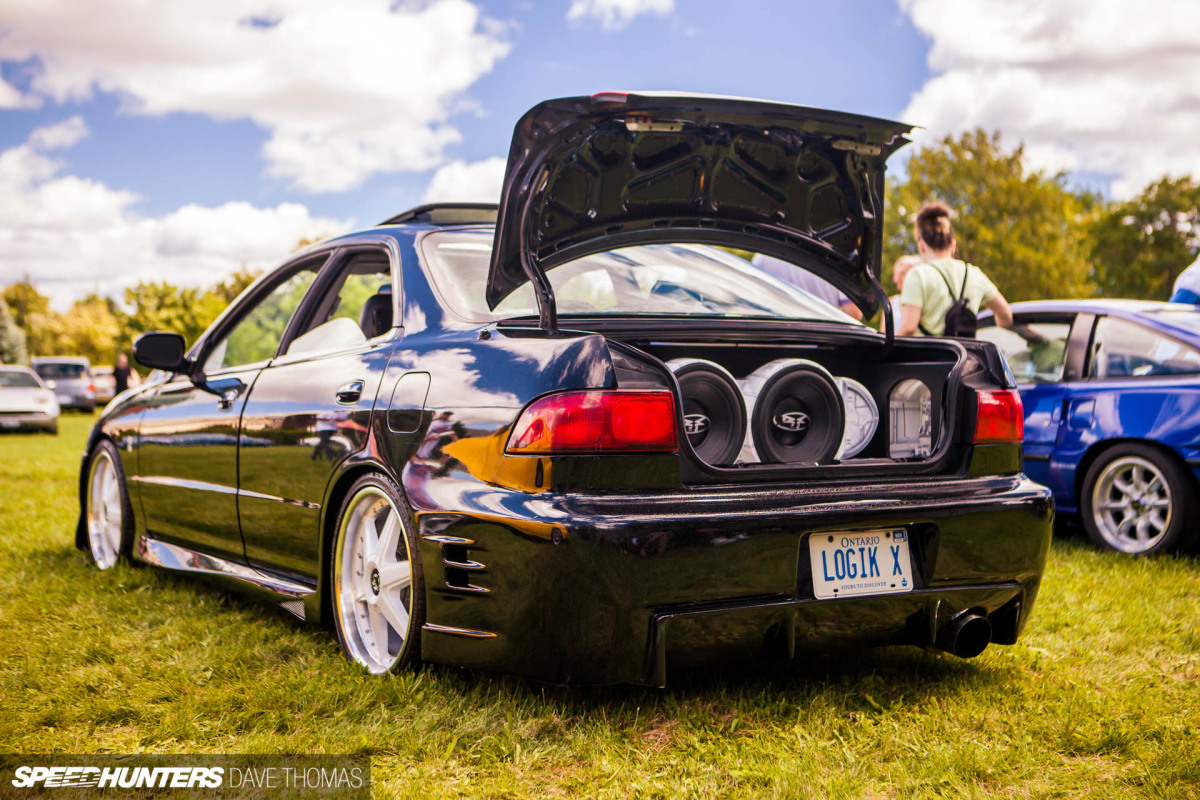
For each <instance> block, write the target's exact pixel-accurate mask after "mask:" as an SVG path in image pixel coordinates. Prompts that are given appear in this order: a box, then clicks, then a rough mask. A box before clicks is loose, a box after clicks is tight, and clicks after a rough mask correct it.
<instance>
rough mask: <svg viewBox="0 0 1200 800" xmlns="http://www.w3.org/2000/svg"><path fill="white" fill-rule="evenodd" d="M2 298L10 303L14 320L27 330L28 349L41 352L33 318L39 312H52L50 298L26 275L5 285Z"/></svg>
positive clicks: (9, 306)
mask: <svg viewBox="0 0 1200 800" xmlns="http://www.w3.org/2000/svg"><path fill="white" fill-rule="evenodd" d="M0 300H3V301H4V302H6V303H8V308H9V311H11V312H12V316H13V321H14V322H16V323H17V327H19V328H20V329H21V330H22V331H24V332H25V342H26V345H27V346H28V349H29V350H31V351H32V352H33V353H34V354H35V355H37V354H38V353H39V352H40V351H39V349H38V345H39V344H40V340H39V337H38V336H37V335H36V331H35V329H34V327H33V321H32V319H31V318H32V317H34V316H35V315H37V314H48V313H50V298H49V297H46V296H45V295H44V294H42V293H41V292H39V291H38V290H37V287H35V286H34V285H33V281H31V280H30V279H29V276H28V275H26V276H25V277H23V278H22V279H21V280H19V281H17V282H16V283H14V284H12V285H10V286H6V287H4V291H3V292H0Z"/></svg>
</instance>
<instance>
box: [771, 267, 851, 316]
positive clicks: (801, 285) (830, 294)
mask: <svg viewBox="0 0 1200 800" xmlns="http://www.w3.org/2000/svg"><path fill="white" fill-rule="evenodd" d="M750 263H751V264H753V265H754V266H756V267H758V268H759V269H761V270H762V271H763V272H765V273H767V274H768V275H771V276H773V277H776V278H778V279H779V280H781V281H783V282H784V283H786V284H789V285H791V286H795V287H796V288H797V289H802V290H804V291H806V292H808V293H809V294H811V295H812V296H813V297H815V298H817V299H818V300H824V301H825V302H826V303H829V305H831V306H834V307H835V308H838V309H840V310H841V311H842V313H843V314H848V315H850V316H851V317H854V318H855V319H862V311H860V310H859V308H858V306H856V305H854V303H852V302H850V298H849V297H847V296H846V295H845V294H843V293H842V292H839V291H838V290H837V287H836V286H834V285H833V284H832V283H830V282H829V281H827V280H824V279H822V278H818V277H817V276H816V275H814V274H812V273H811V272H809V271H808V270H806V269H804V268H803V267H798V266H796V265H795V264H792V263H790V262H787V261H784V260H783V259H779V258H775V257H773V256H768V255H763V254H762V253H755V254H754V257H753V258H751V259H750Z"/></svg>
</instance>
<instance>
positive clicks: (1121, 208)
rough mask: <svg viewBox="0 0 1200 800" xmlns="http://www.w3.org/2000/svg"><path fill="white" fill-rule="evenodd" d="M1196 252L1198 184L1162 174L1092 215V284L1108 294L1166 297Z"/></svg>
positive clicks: (1198, 243)
mask: <svg viewBox="0 0 1200 800" xmlns="http://www.w3.org/2000/svg"><path fill="white" fill-rule="evenodd" d="M1197 251H1200V184H1197V183H1196V182H1195V181H1193V180H1192V179H1191V178H1175V179H1172V178H1165V177H1164V178H1162V179H1160V180H1159V181H1158V182H1157V183H1153V184H1151V185H1150V186H1147V187H1146V188H1145V189H1144V190H1143V191H1142V193H1141V194H1140V195H1138V196H1137V197H1135V198H1133V199H1132V200H1128V201H1126V202H1124V203H1119V204H1117V205H1115V206H1113V207H1111V208H1110V209H1109V210H1107V211H1105V212H1104V213H1102V214H1099V215H1098V216H1097V219H1096V221H1095V224H1094V225H1093V227H1092V258H1093V261H1094V263H1095V278H1096V283H1097V284H1098V285H1099V287H1100V291H1101V292H1102V293H1103V294H1105V295H1107V296H1109V297H1132V298H1138V299H1144V300H1166V299H1167V298H1168V297H1170V296H1171V290H1172V287H1173V285H1174V283H1175V279H1176V278H1177V277H1179V273H1180V272H1182V271H1183V270H1184V268H1185V267H1187V266H1188V264H1190V263H1192V261H1194V260H1195V259H1196V254H1197Z"/></svg>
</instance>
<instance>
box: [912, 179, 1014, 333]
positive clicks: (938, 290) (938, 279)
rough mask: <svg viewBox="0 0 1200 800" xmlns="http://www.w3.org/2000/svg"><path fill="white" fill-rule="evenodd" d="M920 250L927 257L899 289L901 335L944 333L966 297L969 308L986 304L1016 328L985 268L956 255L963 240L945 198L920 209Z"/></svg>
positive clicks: (974, 310) (998, 319) (998, 321)
mask: <svg viewBox="0 0 1200 800" xmlns="http://www.w3.org/2000/svg"><path fill="white" fill-rule="evenodd" d="M914 234H915V236H916V240H917V250H918V251H919V252H920V254H921V258H922V259H924V261H925V263H923V264H917V265H916V266H914V267H912V268H911V269H910V270H909V272H908V274H907V275H906V276H905V279H904V288H903V289H902V290H901V292H900V321H899V322H898V323H897V325H896V334H897V335H899V336H913V335H916V334H918V333H920V334H924V335H925V336H942V335H943V334H944V333H945V330H946V312H947V311H949V310H950V309H951V307H952V306H953V305H954V304H955V302H956V301H957V300H958V299H959V298H960V297H962V298H963V299H964V300H965V302H966V307H967V309H968V310H969V311H970V312H971V313H973V314H978V313H979V309H980V308H983V307H986V308H988V309H990V310H991V312H992V314H993V315H994V316H995V319H996V324H997V325H1001V326H1003V327H1005V328H1011V327H1012V323H1013V317H1012V310H1011V309H1010V308H1009V307H1008V301H1007V300H1005V299H1004V295H1002V294H1001V293H1000V290H999V289H997V288H996V284H994V283H992V282H991V281H990V280H989V279H988V277H987V276H986V275H984V274H983V270H981V269H979V267H976V266H975V265H973V264H968V263H966V262H965V261H962V260H961V259H957V258H955V257H954V255H955V251H956V250H957V249H958V243H957V242H956V241H955V239H954V227H953V226H952V225H951V224H950V208H949V207H948V206H947V205H946V204H945V203H943V202H940V201H938V202H935V203H930V204H929V205H927V206H925V207H924V208H922V209H921V211H920V213H919V214H917V224H916V228H915V231H914Z"/></svg>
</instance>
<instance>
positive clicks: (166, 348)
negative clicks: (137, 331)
mask: <svg viewBox="0 0 1200 800" xmlns="http://www.w3.org/2000/svg"><path fill="white" fill-rule="evenodd" d="M185 350H186V344H185V342H184V341H183V337H182V336H180V335H179V334H178V333H167V332H165V331H153V332H151V333H143V334H142V335H141V336H139V337H137V339H135V340H134V342H133V357H134V358H135V359H137V362H138V363H139V364H141V365H143V366H146V367H150V368H151V369H161V370H165V371H167V372H178V371H179V368H180V367H181V366H183V354H184V352H185Z"/></svg>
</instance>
